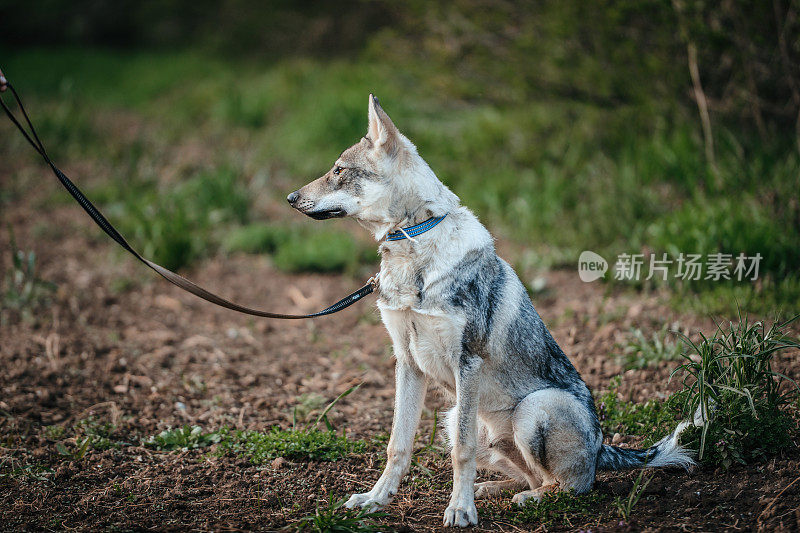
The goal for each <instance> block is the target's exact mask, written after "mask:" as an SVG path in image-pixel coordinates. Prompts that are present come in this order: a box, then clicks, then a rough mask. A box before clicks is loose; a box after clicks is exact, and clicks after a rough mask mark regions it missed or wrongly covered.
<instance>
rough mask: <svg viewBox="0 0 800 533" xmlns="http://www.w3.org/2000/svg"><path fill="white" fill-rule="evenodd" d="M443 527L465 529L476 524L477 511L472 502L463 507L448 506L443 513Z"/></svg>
mask: <svg viewBox="0 0 800 533" xmlns="http://www.w3.org/2000/svg"><path fill="white" fill-rule="evenodd" d="M443 522H444V526H445V527H467V526H475V525H477V524H478V509H477V508H476V507H475V503H474V502H470V503H468V504H465V505H456V504H452V503H451V504H450V505H448V506H447V509H445V511H444V520H443Z"/></svg>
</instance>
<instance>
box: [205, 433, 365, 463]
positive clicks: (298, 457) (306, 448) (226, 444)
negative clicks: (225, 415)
mask: <svg viewBox="0 0 800 533" xmlns="http://www.w3.org/2000/svg"><path fill="white" fill-rule="evenodd" d="M369 448H370V443H369V442H367V441H363V440H351V439H348V438H347V436H346V435H344V434H342V435H339V434H337V433H335V432H334V431H329V430H325V431H320V430H316V429H297V430H292V429H289V430H286V429H281V428H278V427H273V428H271V429H269V430H266V431H233V432H226V433H224V435H223V438H222V440H221V441H220V446H219V451H220V453H230V454H234V455H238V456H240V457H244V458H246V459H248V460H249V461H250V462H252V463H254V464H261V463H264V462H267V461H269V460H272V459H275V458H277V457H283V458H285V459H289V460H292V461H337V460H339V459H342V458H345V457H347V456H349V455H351V454H359V453H364V452H365V451H367V450H368V449H369Z"/></svg>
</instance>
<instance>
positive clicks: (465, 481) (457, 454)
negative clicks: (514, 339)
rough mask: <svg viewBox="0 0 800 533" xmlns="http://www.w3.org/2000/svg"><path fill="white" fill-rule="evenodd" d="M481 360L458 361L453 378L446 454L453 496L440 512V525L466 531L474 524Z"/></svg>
mask: <svg viewBox="0 0 800 533" xmlns="http://www.w3.org/2000/svg"><path fill="white" fill-rule="evenodd" d="M482 364H483V360H482V359H480V358H479V357H472V358H469V359H464V358H462V360H461V364H460V366H459V368H458V372H457V374H456V407H455V409H456V420H457V427H456V431H455V435H453V436H454V437H455V438H454V439H453V442H452V443H451V444H452V446H453V449H452V451H451V452H450V455H451V458H452V460H453V493H452V494H451V495H450V504H449V505H448V506H447V509H445V511H444V525H445V526H447V527H450V526H458V527H467V526H470V525H475V524H477V523H478V510H477V509H476V508H475V488H474V484H475V469H476V465H475V453H476V452H477V447H478V383H479V378H480V370H481V366H482Z"/></svg>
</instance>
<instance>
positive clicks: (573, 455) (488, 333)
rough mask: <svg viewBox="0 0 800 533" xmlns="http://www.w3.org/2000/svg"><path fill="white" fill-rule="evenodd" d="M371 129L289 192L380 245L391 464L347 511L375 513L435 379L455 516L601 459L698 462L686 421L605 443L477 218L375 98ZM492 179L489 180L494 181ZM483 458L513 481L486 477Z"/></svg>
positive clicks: (578, 387) (303, 205) (588, 469)
mask: <svg viewBox="0 0 800 533" xmlns="http://www.w3.org/2000/svg"><path fill="white" fill-rule="evenodd" d="M368 118H369V127H368V132H367V134H366V136H365V137H363V138H362V139H361V140H360V141H359V142H358V143H357V144H355V145H353V146H351V147H350V148H348V149H347V150H345V151H344V152H342V154H341V155H340V156H339V158H338V159H337V160H336V162H335V163H334V165H333V167H332V168H331V169H330V170H329V171H328V172H327V173H326V174H325V175H324V176H322V177H321V178H319V179H317V180H315V181H312V182H311V183H309V184H307V185H305V186H304V187H302V188H301V189H299V190H297V191H294V192H292V193H291V194H289V196H288V198H287V200H288V202H289V204H291V206H292V207H294V208H295V209H297V210H298V211H300V212H301V213H304V214H305V215H308V216H310V217H312V218H315V219H318V220H323V219H329V218H340V217H351V218H353V219H355V220H356V221H358V223H359V224H361V225H362V226H363V227H364V228H366V229H367V230H368V231H369V232H370V233H371V234H372V236H373V237H374V238H375V239H376V240H377V241H378V242H379V243H380V244H379V252H380V254H381V266H380V273H379V276H378V304H377V305H378V308H379V309H380V313H381V318H382V320H383V323H384V324H385V326H386V329H387V330H388V332H389V335H390V337H391V340H392V343H393V347H394V355H395V359H396V362H395V379H396V392H395V406H394V420H393V423H392V434H391V437H390V439H389V444H388V449H387V454H388V460H387V462H386V468H385V469H384V471H383V474H382V475H381V476H380V478H379V479H378V481H377V482H376V483H375V485H374V487H373V488H372V490H370V491H369V492H366V493H363V494H354V495H352V496H351V497H350V499H349V500H348V501H347V502H346V504H345V505H346V506H347V507H349V508H354V507H361V508H367V509H371V510H377V509H380V508H382V507H384V506H386V505H387V504H388V503H389V502H390V501H391V500H392V498H393V497H394V496H395V494H396V493H397V490H398V487H399V485H400V481H401V479H402V478H403V476H404V475H405V474H406V472H407V471H408V469H409V465H410V463H411V455H412V447H413V443H414V437H415V433H416V430H417V426H418V423H419V419H420V413H421V411H422V405H423V400H424V396H425V391H426V387H427V382H428V381H432V382H434V383H436V384H437V385H438V386H439V387H440V388H441V389H443V391H444V392H445V394H446V395H447V396H448V397H450V398H451V399H452V401H453V403H454V406H453V408H452V409H450V410H449V411H448V412H447V414H446V416H445V419H444V427H445V430H446V439H447V443H448V447H449V449H450V453H451V458H452V463H453V491H452V495H451V497H450V502H449V505H448V506H447V508H446V510H445V512H444V520H443V522H444V525H445V526H458V527H466V526H469V525H475V524H477V523H478V515H477V509H476V507H475V500H476V499H480V498H485V497H488V496H492V495H497V494H499V493H500V492H502V491H505V490H512V491H516V494H515V495H514V496H513V502H515V503H517V504H519V505H524V504H525V502H526V501H528V500H529V499H534V500H537V501H539V500H540V499H541V498H542V495H543V494H544V493H545V492H547V491H551V490H574V491H575V492H576V493H583V492H586V491H588V490H590V489H591V488H592V486H593V484H594V480H595V474H596V471H597V470H604V469H613V470H618V469H624V468H635V467H644V466H647V467H657V466H679V467H684V468H688V467H689V465H691V464H693V461H692V458H691V457H690V455H689V453H688V451H687V450H685V449H683V448H682V447H681V446H680V445H679V443H678V435H679V433H680V430H681V429H682V428H681V427H680V426H679V428H677V429H676V430H675V431H674V432H673V433H672V434H671V435H668V436H667V437H665V438H664V439H662V440H661V441H660V442H658V443H657V444H655V445H654V446H652V447H650V448H648V449H646V450H637V449H628V448H619V447H616V446H610V445H605V444H603V433H602V431H601V429H600V423H599V421H598V418H597V413H596V410H595V405H594V401H593V399H592V394H591V393H590V392H589V389H588V387H587V386H586V384H585V383H584V382H583V380H582V379H581V377H580V375H579V374H578V372H577V370H575V367H574V366H573V365H572V363H570V361H569V359H568V358H567V356H566V355H564V352H563V351H562V350H561V348H560V347H559V346H558V344H557V343H556V341H555V340H554V339H553V336H552V335H551V334H550V332H549V331H548V329H547V327H546V326H545V325H544V322H543V321H542V319H541V318H540V317H539V314H538V313H537V312H536V310H535V309H534V307H533V304H532V303H531V300H530V299H529V297H528V294H527V292H526V290H525V288H524V286H523V284H522V282H520V280H519V278H518V277H517V275H516V274H515V272H514V270H513V269H512V268H511V266H509V264H508V263H506V262H505V261H504V260H503V259H501V258H500V257H498V256H497V254H496V253H495V248H494V240H493V238H492V236H491V235H490V234H489V232H488V231H487V230H486V228H485V227H484V226H483V225H482V224H481V223H480V222H479V221H478V219H477V217H476V216H475V215H474V214H473V213H472V212H471V211H470V210H469V209H467V208H466V207H464V206H462V205H461V204H460V201H459V198H458V197H457V196H456V195H455V194H454V193H453V192H452V191H450V190H449V189H448V188H447V187H446V186H445V185H444V184H443V183H442V182H441V181H439V179H438V178H437V177H436V175H435V174H434V173H433V171H432V170H431V168H430V167H429V166H428V164H427V163H426V162H425V161H424V160H423V159H422V157H420V155H419V154H418V153H417V149H416V147H415V146H414V145H413V144H412V143H411V141H409V140H408V139H407V138H406V137H405V136H404V135H403V134H401V133H400V131H398V129H397V128H396V127H395V125H394V123H393V122H392V120H391V119H390V118H389V116H388V115H387V114H386V112H385V111H384V110H383V109H382V108H381V106H380V104H379V102H378V100H377V98H375V97H373V96H372V95H370V96H369V101H368ZM487 179H489V178H487ZM478 468H481V469H486V470H491V471H498V472H501V473H502V474H504V475H505V476H507V477H508V479H507V480H505V481H488V482H484V483H478V484H475V478H476V470H477V469H478Z"/></svg>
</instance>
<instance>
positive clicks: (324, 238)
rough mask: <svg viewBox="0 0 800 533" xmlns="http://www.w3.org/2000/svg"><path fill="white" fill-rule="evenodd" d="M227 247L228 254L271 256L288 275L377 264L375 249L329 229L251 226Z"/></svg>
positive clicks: (230, 236) (235, 235)
mask: <svg viewBox="0 0 800 533" xmlns="http://www.w3.org/2000/svg"><path fill="white" fill-rule="evenodd" d="M223 247H224V249H225V250H226V251H228V252H237V251H241V252H247V253H270V254H273V260H274V263H275V266H276V267H277V268H278V269H280V270H283V271H284V272H349V273H355V272H356V271H357V269H358V267H359V266H361V265H364V264H370V263H375V262H377V259H378V255H377V252H376V251H375V248H374V247H372V246H368V245H365V244H362V243H361V242H359V241H357V240H356V239H354V238H353V236H352V235H351V234H349V233H345V232H342V231H332V230H330V229H325V228H316V229H315V228H314V227H308V226H302V227H300V228H292V227H287V226H280V225H275V224H249V225H246V226H242V227H240V228H237V229H235V230H233V231H231V232H230V233H229V234H228V235H227V236H226V239H225V242H224V244H223Z"/></svg>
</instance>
